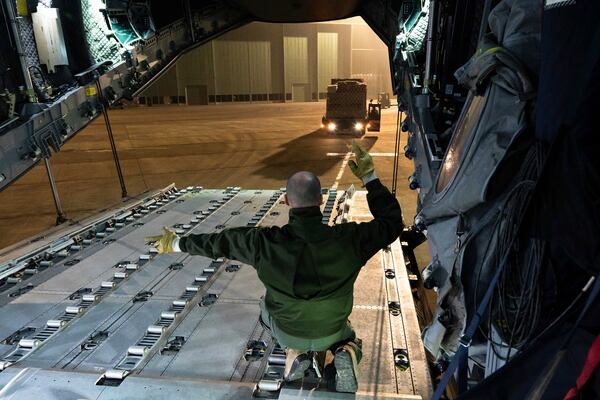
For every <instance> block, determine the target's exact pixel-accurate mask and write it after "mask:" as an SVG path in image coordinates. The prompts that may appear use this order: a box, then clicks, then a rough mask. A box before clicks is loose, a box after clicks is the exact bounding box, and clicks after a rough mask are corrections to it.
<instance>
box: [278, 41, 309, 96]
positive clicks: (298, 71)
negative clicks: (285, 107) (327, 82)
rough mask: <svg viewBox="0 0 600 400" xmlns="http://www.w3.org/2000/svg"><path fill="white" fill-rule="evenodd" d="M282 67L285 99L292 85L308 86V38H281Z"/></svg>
mask: <svg viewBox="0 0 600 400" xmlns="http://www.w3.org/2000/svg"><path fill="white" fill-rule="evenodd" d="M283 65H284V67H283V68H284V71H285V92H286V98H287V99H288V100H291V98H289V97H290V96H289V94H291V92H292V85H293V84H295V83H296V84H297V83H302V84H309V83H310V80H309V79H308V38H306V37H296V36H285V37H284V38H283Z"/></svg>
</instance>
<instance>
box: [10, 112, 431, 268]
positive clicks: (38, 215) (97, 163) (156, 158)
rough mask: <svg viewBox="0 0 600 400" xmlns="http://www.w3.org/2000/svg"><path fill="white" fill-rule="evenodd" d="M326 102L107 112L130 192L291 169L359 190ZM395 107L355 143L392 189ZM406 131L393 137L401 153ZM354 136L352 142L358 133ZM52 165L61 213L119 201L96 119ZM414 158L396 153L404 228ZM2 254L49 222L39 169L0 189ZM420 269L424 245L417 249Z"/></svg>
mask: <svg viewBox="0 0 600 400" xmlns="http://www.w3.org/2000/svg"><path fill="white" fill-rule="evenodd" d="M324 109H325V103H323V102H312V103H252V104H249V103H244V104H219V105H208V106H183V105H165V106H153V107H146V106H139V107H137V106H135V107H127V108H125V109H122V110H121V109H115V110H110V111H109V116H110V120H111V124H112V130H113V133H114V135H115V141H116V146H117V150H118V154H119V158H120V163H121V167H122V170H123V174H124V179H125V184H126V187H127V191H128V194H129V195H130V196H133V195H138V194H140V193H143V192H145V191H150V190H155V189H159V188H162V187H165V186H167V185H168V184H170V183H173V182H174V183H175V184H176V185H177V186H178V187H186V186H188V185H202V186H204V187H206V188H223V187H227V186H241V187H248V188H250V187H252V188H264V189H276V188H279V187H283V186H285V183H286V180H287V178H288V177H289V176H290V175H291V174H293V173H294V172H296V171H300V170H308V171H312V172H314V173H315V174H317V175H318V176H319V178H320V179H321V184H322V186H323V187H331V186H336V187H339V188H340V189H346V188H347V187H349V186H350V185H351V184H354V185H355V186H357V187H359V186H360V181H358V180H357V179H356V178H355V177H354V176H353V175H352V173H351V172H350V170H349V169H348V168H347V167H346V163H345V161H347V160H348V157H349V154H348V152H349V151H350V143H351V140H352V139H353V136H351V135H339V134H335V133H330V132H327V131H325V130H323V129H320V121H321V116H322V114H323V113H324ZM396 118H397V109H396V108H395V107H392V108H390V109H386V110H382V120H381V131H380V132H367V133H366V134H365V135H364V136H363V137H362V138H360V143H361V144H362V145H363V146H365V147H366V148H367V149H368V150H369V151H370V152H371V153H372V154H373V155H374V160H375V168H376V172H377V174H378V176H379V177H380V178H381V180H382V182H383V183H384V184H386V185H387V186H388V187H391V184H392V175H393V159H394V157H393V151H394V142H395V130H396ZM406 138H407V135H406V134H405V133H403V134H402V135H401V145H400V149H403V147H404V145H405V144H406ZM357 139H358V137H357ZM51 165H52V168H53V170H54V174H55V178H56V181H57V186H58V192H59V196H60V200H61V203H62V206H63V209H64V212H65V214H66V216H67V218H69V219H70V220H78V219H81V218H84V217H86V216H88V215H90V214H93V213H95V212H97V211H98V210H101V209H105V208H108V207H111V206H114V205H115V204H118V203H119V202H120V201H121V188H120V186H119V181H118V178H117V173H116V169H115V165H114V161H113V157H112V153H111V150H110V145H109V141H108V137H107V133H106V129H105V127H104V122H103V119H102V118H97V119H96V120H94V121H93V122H92V123H91V124H90V125H88V126H87V127H86V128H85V129H84V130H82V131H81V132H79V133H78V134H77V135H76V136H75V137H74V138H73V139H71V140H70V141H69V142H68V143H66V144H65V145H64V146H63V147H62V149H61V151H60V152H59V153H57V154H53V156H52V158H51ZM412 171H413V166H412V162H411V161H410V160H408V159H406V158H405V157H404V156H403V155H402V156H401V157H400V167H399V173H398V191H397V197H398V199H399V201H400V204H401V206H402V210H403V214H404V220H405V224H406V225H410V224H411V223H412V220H413V218H414V212H415V211H414V210H415V205H416V193H415V192H414V191H412V190H410V189H409V188H408V181H407V179H408V176H409V175H410V174H411V173H412ZM0 203H1V204H2V209H3V212H2V214H1V215H0V249H1V248H4V247H6V246H9V245H11V244H14V243H16V242H19V241H21V240H24V239H28V238H34V237H36V236H38V235H40V233H41V232H43V231H45V230H46V229H48V228H51V227H52V226H54V223H55V220H56V211H55V207H54V202H53V200H52V194H51V191H50V186H49V184H48V177H47V175H46V169H45V167H44V165H43V163H39V164H38V165H36V166H35V167H34V168H33V169H32V170H30V171H29V172H28V173H26V174H25V175H24V176H22V177H21V178H19V179H18V180H17V181H16V182H15V183H13V184H12V185H11V186H10V187H8V188H7V189H6V190H4V191H3V192H0ZM416 253H417V260H418V262H419V265H420V266H421V267H423V266H424V265H425V264H426V262H427V259H428V255H427V252H426V249H425V245H423V246H421V247H420V248H419V249H417V252H416Z"/></svg>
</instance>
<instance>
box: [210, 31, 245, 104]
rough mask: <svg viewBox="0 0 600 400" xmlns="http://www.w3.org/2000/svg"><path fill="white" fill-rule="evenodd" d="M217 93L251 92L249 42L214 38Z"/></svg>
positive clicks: (237, 93) (236, 93) (235, 93)
mask: <svg viewBox="0 0 600 400" xmlns="http://www.w3.org/2000/svg"><path fill="white" fill-rule="evenodd" d="M212 45H213V51H214V65H215V93H218V94H221V95H229V94H230V95H239V94H249V93H250V74H249V66H248V42H241V41H229V40H213V41H212Z"/></svg>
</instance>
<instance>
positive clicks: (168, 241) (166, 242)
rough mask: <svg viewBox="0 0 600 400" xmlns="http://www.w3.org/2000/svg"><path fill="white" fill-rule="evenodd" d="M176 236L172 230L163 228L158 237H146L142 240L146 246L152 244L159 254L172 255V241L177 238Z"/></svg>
mask: <svg viewBox="0 0 600 400" xmlns="http://www.w3.org/2000/svg"><path fill="white" fill-rule="evenodd" d="M177 237H178V236H177V234H176V233H175V231H173V230H172V229H169V228H167V227H166V226H165V227H164V228H163V234H162V235H158V236H148V237H146V238H145V239H144V241H145V242H146V244H154V245H155V247H156V249H157V250H158V253H159V254H162V253H173V241H174V240H175V239H176V238H177Z"/></svg>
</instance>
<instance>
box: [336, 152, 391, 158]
mask: <svg viewBox="0 0 600 400" xmlns="http://www.w3.org/2000/svg"><path fill="white" fill-rule="evenodd" d="M347 154H348V153H327V157H342V156H346V155H347ZM369 154H370V155H371V156H373V157H394V153H369Z"/></svg>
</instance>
